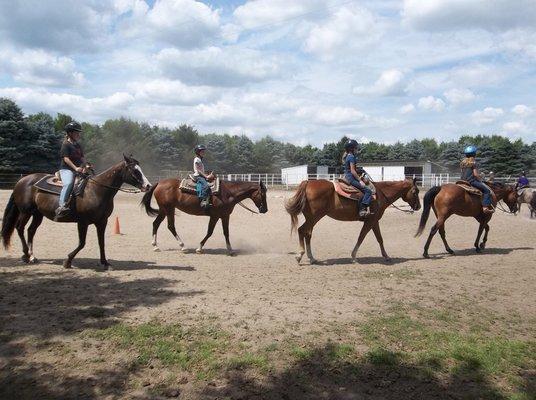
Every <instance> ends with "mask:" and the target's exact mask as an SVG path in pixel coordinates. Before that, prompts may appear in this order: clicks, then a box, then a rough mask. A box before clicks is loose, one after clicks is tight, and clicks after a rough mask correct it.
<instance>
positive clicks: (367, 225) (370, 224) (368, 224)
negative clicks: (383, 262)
mask: <svg viewBox="0 0 536 400" xmlns="http://www.w3.org/2000/svg"><path fill="white" fill-rule="evenodd" d="M377 222H378V221H374V222H372V221H370V220H366V221H365V223H364V224H363V227H362V228H361V232H359V237H358V238H357V243H356V244H355V246H354V249H353V250H352V261H355V257H356V255H357V251H358V250H359V247H360V246H361V243H363V240H365V237H366V236H367V233H369V232H370V230H371V229H372V227H373V225H374V224H375V223H377ZM384 251H385V250H384Z"/></svg>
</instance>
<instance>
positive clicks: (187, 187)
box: [179, 175, 220, 195]
mask: <svg viewBox="0 0 536 400" xmlns="http://www.w3.org/2000/svg"><path fill="white" fill-rule="evenodd" d="M208 186H209V188H210V190H211V192H212V194H214V195H217V194H218V193H219V192H220V178H216V179H214V180H213V181H212V182H208ZM195 187H196V181H195V178H194V177H193V176H192V175H188V178H184V179H183V180H182V181H181V184H180V186H179V189H180V190H181V191H182V192H184V193H190V194H197V191H196V189H195Z"/></svg>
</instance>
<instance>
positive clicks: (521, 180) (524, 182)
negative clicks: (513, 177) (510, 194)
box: [517, 176, 529, 187]
mask: <svg viewBox="0 0 536 400" xmlns="http://www.w3.org/2000/svg"><path fill="white" fill-rule="evenodd" d="M528 185H529V180H528V179H527V177H526V176H520V177H519V179H518V180H517V186H519V187H521V186H528Z"/></svg>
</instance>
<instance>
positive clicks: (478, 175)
mask: <svg viewBox="0 0 536 400" xmlns="http://www.w3.org/2000/svg"><path fill="white" fill-rule="evenodd" d="M473 176H474V177H475V178H476V179H478V180H479V181H481V180H482V177H481V176H480V173H479V172H478V168H477V167H474V168H473Z"/></svg>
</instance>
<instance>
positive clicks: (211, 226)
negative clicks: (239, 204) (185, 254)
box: [195, 216, 219, 254]
mask: <svg viewBox="0 0 536 400" xmlns="http://www.w3.org/2000/svg"><path fill="white" fill-rule="evenodd" d="M218 219H219V217H212V216H211V217H210V221H208V230H207V234H206V235H205V237H204V238H203V240H201V243H199V247H198V248H197V249H195V252H196V253H197V254H201V253H202V252H203V246H204V245H205V243H206V242H207V240H208V238H209V237H211V236H212V233H213V232H214V227H215V226H216V223H217V222H218Z"/></svg>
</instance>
